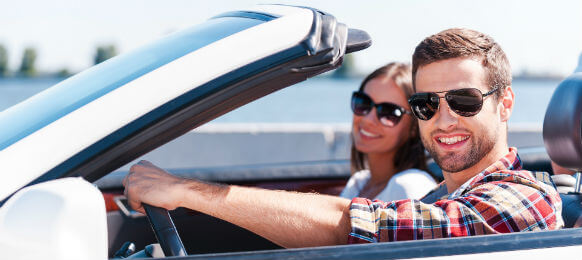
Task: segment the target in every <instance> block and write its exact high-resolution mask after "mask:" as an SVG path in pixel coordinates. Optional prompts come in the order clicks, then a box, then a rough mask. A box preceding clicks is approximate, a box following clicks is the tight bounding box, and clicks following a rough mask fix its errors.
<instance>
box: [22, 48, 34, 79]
mask: <svg viewBox="0 0 582 260" xmlns="http://www.w3.org/2000/svg"><path fill="white" fill-rule="evenodd" d="M35 62H36V50H35V49H34V48H30V47H28V48H26V49H24V54H23V55H22V62H21V63H20V69H19V70H18V74H19V75H21V76H24V77H33V76H35V75H36V68H35V64H34V63H35Z"/></svg>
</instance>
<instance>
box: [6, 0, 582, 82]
mask: <svg viewBox="0 0 582 260" xmlns="http://www.w3.org/2000/svg"><path fill="white" fill-rule="evenodd" d="M0 1H1V4H2V5H1V6H2V11H1V15H0V24H1V25H2V26H0V43H1V44H4V45H5V46H6V47H7V49H8V51H9V55H10V64H11V66H12V68H13V69H14V68H16V67H17V66H18V64H19V62H20V57H21V55H22V51H23V49H24V48H25V47H27V46H32V47H34V48H36V49H37V51H38V59H37V65H38V67H39V68H40V70H43V71H57V70H60V69H62V68H68V69H69V70H72V71H79V70H82V69H84V68H86V67H88V66H90V65H91V63H92V57H93V55H94V52H95V47H96V46H98V45H100V44H115V45H116V46H117V47H118V50H119V51H120V52H121V53H123V52H126V51H128V50H131V49H134V48H136V47H139V46H141V45H143V44H146V43H148V42H150V41H152V40H155V39H157V38H160V37H163V36H164V35H166V34H168V33H171V32H173V31H176V30H179V29H181V28H185V27H188V26H189V25H193V24H197V23H200V22H202V21H204V20H206V19H208V18H209V17H211V16H214V15H216V14H219V13H222V12H225V11H230V10H233V9H238V8H245V7H248V6H252V5H254V4H256V3H284V4H294V5H306V6H312V7H316V8H319V9H321V10H324V11H327V12H329V13H331V14H333V15H335V16H336V18H337V19H338V20H340V21H341V22H344V23H346V24H347V25H348V26H350V27H354V28H359V29H364V30H366V31H367V32H368V33H369V34H370V35H371V36H372V39H373V41H374V43H373V45H372V47H370V48H369V49H367V50H365V51H363V52H360V53H358V54H357V55H356V65H357V68H358V69H359V70H360V71H362V72H369V71H371V70H373V69H374V68H376V67H378V66H381V65H382V64H384V63H386V62H388V61H392V60H398V61H409V60H410V56H411V54H412V52H413V49H414V47H415V46H416V44H417V43H418V42H419V41H421V40H422V39H423V38H424V37H426V36H428V35H431V34H434V33H436V32H439V31H441V30H443V29H447V28H451V27H467V28H471V29H476V30H479V31H482V32H484V33H487V34H489V35H491V36H493V38H495V39H496V40H497V41H498V42H499V43H500V44H501V46H502V47H503V48H504V50H505V51H506V53H507V54H508V56H509V59H510V62H511V64H512V67H513V70H514V73H518V72H521V71H523V70H529V71H531V72H539V73H544V72H547V73H554V74H561V75H567V74H569V73H571V72H572V71H573V70H574V68H575V67H576V64H577V62H578V56H579V55H580V52H581V51H582V1H565V0H555V1H551V2H550V1H540V0H534V1H515V0H506V1H502V0H493V1H461V0H444V1H358V2H356V1H341V0H335V1H334V0H325V1H323V0H320V1H276V2H274V1H269V2H265V1H252V0H236V1H234V0H233V1H221V0H215V1H193V0H167V1H160V0H158V1H152V0H116V1H113V0H100V1H74V0H51V1H40V0H36V1H35V0H19V1H7V0H0Z"/></svg>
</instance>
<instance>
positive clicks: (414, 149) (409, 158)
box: [351, 62, 427, 174]
mask: <svg viewBox="0 0 582 260" xmlns="http://www.w3.org/2000/svg"><path fill="white" fill-rule="evenodd" d="M411 70H412V69H411V67H410V65H408V64H405V63H400V62H392V63H388V64H387V65H385V66H382V67H380V68H378V69H377V70H375V71H374V72H372V73H370V75H368V76H367V77H366V78H365V79H364V80H363V81H362V84H360V89H359V91H364V87H365V86H366V84H367V83H368V81H370V80H372V79H375V78H377V77H380V76H385V77H387V78H389V79H391V80H392V81H394V83H395V84H396V85H397V86H398V87H400V89H402V91H404V95H405V96H406V99H408V98H410V96H411V95H412V94H413V93H414V91H413V90H412V72H411ZM412 120H413V121H412V124H411V127H410V131H411V133H413V134H411V135H410V137H409V138H408V140H407V141H406V142H405V143H404V144H402V146H400V147H399V148H398V150H397V151H396V155H395V157H394V168H395V169H396V172H401V171H403V170H406V169H410V168H416V169H421V170H427V166H426V156H425V153H424V146H423V145H422V142H421V141H420V134H419V132H418V122H417V119H416V117H414V116H412ZM367 159H368V158H367V156H366V154H365V153H362V152H360V151H358V150H357V149H356V145H355V144H354V140H353V133H352V148H351V171H352V174H353V173H355V172H358V171H361V170H364V169H367V168H368V165H367V164H368V162H367Z"/></svg>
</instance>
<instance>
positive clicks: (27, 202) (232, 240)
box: [0, 5, 582, 259]
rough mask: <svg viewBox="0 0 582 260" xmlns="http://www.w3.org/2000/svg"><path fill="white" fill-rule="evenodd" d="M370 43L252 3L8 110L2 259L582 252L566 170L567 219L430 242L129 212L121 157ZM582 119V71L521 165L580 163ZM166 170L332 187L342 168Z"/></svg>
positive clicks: (2, 151) (328, 22) (0, 159)
mask: <svg viewBox="0 0 582 260" xmlns="http://www.w3.org/2000/svg"><path fill="white" fill-rule="evenodd" d="M370 44H371V39H370V37H369V35H368V34H367V33H366V32H364V31H361V30H357V29H351V28H348V27H347V26H346V25H345V24H342V23H340V22H338V21H337V20H336V18H335V17H333V16H332V15H330V14H328V13H325V12H322V11H319V10H315V9H311V8H306V7H292V6H283V5H260V6H257V7H255V8H250V9H248V10H239V11H233V12H228V13H223V14H220V15H217V16H215V17H212V18H211V19H209V20H207V21H206V22H204V23H202V24H199V25H196V26H193V27H191V28H189V29H186V30H184V31H181V32H177V33H174V34H172V35H169V36H167V37H165V38H163V39H160V40H159V41H157V42H154V43H153V44H150V45H147V46H144V47H142V48H140V49H137V50H135V51H133V52H130V53H127V54H124V55H120V56H118V57H115V58H113V59H111V60H108V61H106V62H104V63H101V64H99V65H96V66H94V67H92V68H90V69H88V70H86V71H84V72H82V73H79V74H77V75H75V76H73V77H71V78H69V79H67V80H65V81H63V82H61V83H59V84H57V85H55V86H53V87H51V88H49V89H47V90H45V91H43V92H41V93H39V94H37V95H35V96H33V97H31V98H29V99H28V100H26V101H24V102H22V103H20V104H17V105H15V106H13V107H11V108H9V109H7V110H5V111H3V112H2V113H1V114H0V125H2V127H1V128H0V174H1V177H2V181H1V182H0V258H2V259H32V258H35V259H105V258H126V257H133V258H140V257H163V256H172V255H175V256H176V259H198V258H217V259H274V258H277V259H328V258H335V259H396V258H398V259H401V258H423V259H424V258H427V257H434V258H441V257H442V258H444V257H446V258H447V259H448V258H454V257H456V258H458V259H461V258H466V257H467V255H469V254H470V255H471V257H472V258H485V257H487V258H490V257H493V256H497V255H503V256H510V257H518V258H524V259H525V258H527V259H530V258H531V255H533V254H535V256H540V257H541V256H546V257H552V256H555V255H563V254H568V255H571V256H575V255H577V253H579V252H580V250H582V229H580V228H578V226H580V225H582V223H580V220H579V218H578V216H579V214H580V212H581V210H580V199H581V198H582V195H581V193H580V178H577V179H576V178H574V177H572V176H560V178H556V180H557V181H556V183H557V184H558V185H559V186H560V187H558V188H559V189H560V190H561V191H562V195H563V206H564V215H565V220H566V224H567V228H564V229H562V230H557V231H546V232H529V233H517V234H503V235H488V236H477V237H466V238H446V239H434V240H425V241H407V242H393V243H379V244H367V245H345V246H330V247H314V248H302V249H283V248H281V247H279V246H278V245H275V244H273V243H271V242H269V241H268V240H266V239H264V238H262V237H260V236H257V235H255V234H253V233H251V232H249V231H247V230H244V229H242V228H239V227H237V226H234V225H232V224H230V223H227V222H224V221H222V220H218V219H215V218H213V217H210V216H207V215H204V214H201V213H199V212H194V211H190V210H187V209H177V210H175V211H173V212H171V215H170V214H169V213H168V212H167V211H165V210H160V209H158V208H154V207H150V208H149V209H148V216H144V215H141V214H139V213H137V212H134V211H132V210H131V209H130V208H128V207H127V205H126V201H125V198H124V197H123V187H122V185H121V179H122V178H123V176H124V175H125V174H126V172H125V171H123V170H118V169H119V168H120V167H121V166H123V165H125V164H127V163H129V162H131V161H133V160H135V159H137V158H139V157H140V156H142V155H144V154H146V153H148V152H150V151H152V150H154V149H156V148H157V147H160V146H161V145H163V144H165V143H168V142H170V141H171V140H173V139H175V138H177V137H179V136H180V135H182V134H184V133H186V132H188V131H190V130H192V129H195V128H197V127H199V126H201V125H203V124H205V123H207V122H209V121H211V120H213V119H214V118H217V117H218V116H220V115H223V114H225V113H228V112H229V111H231V110H233V109H236V108H237V107H240V106H242V105H244V104H247V103H249V102H251V101H253V100H256V99H258V98H261V97H263V96H265V95H268V94H270V93H272V92H275V91H277V90H279V89H282V88H285V87H288V86H291V85H293V84H295V83H298V82H301V81H304V80H306V79H308V78H310V77H313V76H315V75H318V74H321V73H323V72H326V71H330V70H333V69H335V68H337V67H339V66H340V65H341V63H342V60H343V58H344V55H345V54H347V53H351V52H355V51H359V50H362V49H365V48H367V47H368V46H370ZM581 115H582V75H580V74H575V75H573V76H571V77H570V78H568V79H567V80H565V81H564V82H563V83H562V84H561V85H560V86H559V87H558V88H557V90H556V93H555V94H554V96H553V98H552V101H551V103H550V106H549V108H548V112H547V114H546V119H545V122H544V139H545V142H546V147H545V148H544V147H539V148H535V149H523V150H520V151H521V156H522V159H523V160H524V162H525V167H526V169H530V170H545V171H551V168H550V159H549V158H550V157H551V158H552V159H554V161H556V162H558V163H560V164H562V165H564V166H567V167H570V168H574V169H582V131H581V120H580V119H581ZM546 151H547V152H546ZM432 166H433V167H432V169H434V172H435V173H438V167H435V165H432ZM174 173H176V174H178V175H181V176H185V177H196V178H199V179H205V180H210V181H220V182H224V183H232V184H238V185H248V186H257V187H263V188H270V189H285V190H295V191H306V192H310V191H312V192H319V193H323V194H337V193H338V191H339V189H341V187H342V186H343V185H344V184H345V182H346V181H347V179H348V177H349V164H348V162H347V161H342V162H337V161H334V162H329V163H321V164H317V165H314V164H309V163H307V164H297V165H283V166H282V165H276V166H272V167H269V166H265V167H255V168H253V167H251V168H248V167H247V168H243V169H228V170H224V169H222V170H221V169H197V168H192V169H180V170H179V171H177V172H174ZM266 214H267V213H266ZM148 220H149V221H148ZM577 221H578V222H577ZM152 227H153V229H152ZM158 242H159V244H158ZM142 249H143V250H142ZM431 259H432V258H431Z"/></svg>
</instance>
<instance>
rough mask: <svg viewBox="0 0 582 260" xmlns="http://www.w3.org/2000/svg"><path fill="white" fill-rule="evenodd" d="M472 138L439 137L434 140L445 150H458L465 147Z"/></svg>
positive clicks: (462, 135) (460, 135) (457, 136)
mask: <svg viewBox="0 0 582 260" xmlns="http://www.w3.org/2000/svg"><path fill="white" fill-rule="evenodd" d="M470 137H471V136H470V135H468V134H452V135H451V134H449V135H437V136H435V137H434V140H435V141H436V143H437V144H438V146H439V147H440V148H441V149H443V150H456V149H459V148H461V147H462V146H463V145H465V144H466V143H467V142H468V140H469V138H470Z"/></svg>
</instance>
